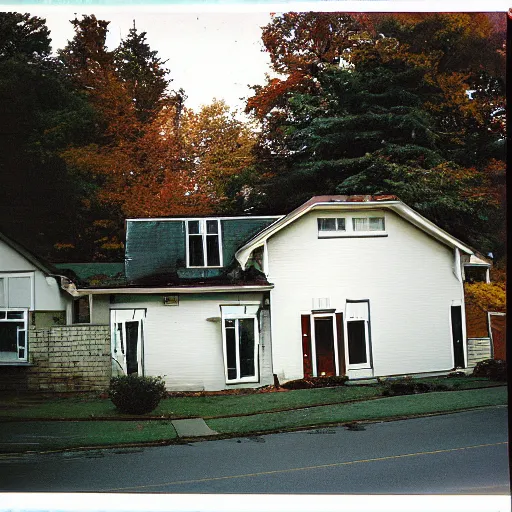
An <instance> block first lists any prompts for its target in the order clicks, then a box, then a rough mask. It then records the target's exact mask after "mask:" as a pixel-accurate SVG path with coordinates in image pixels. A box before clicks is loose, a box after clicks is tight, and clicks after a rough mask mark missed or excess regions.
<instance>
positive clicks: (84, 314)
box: [73, 296, 91, 324]
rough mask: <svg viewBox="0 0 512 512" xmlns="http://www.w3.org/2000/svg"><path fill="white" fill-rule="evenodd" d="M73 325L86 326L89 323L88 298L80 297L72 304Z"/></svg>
mask: <svg viewBox="0 0 512 512" xmlns="http://www.w3.org/2000/svg"><path fill="white" fill-rule="evenodd" d="M73 308H74V311H73V323H75V324H88V323H90V321H91V312H90V308H89V297H88V296H85V297H80V298H79V299H77V300H75V302H74V303H73Z"/></svg>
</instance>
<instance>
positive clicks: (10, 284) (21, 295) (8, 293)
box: [0, 272, 34, 309]
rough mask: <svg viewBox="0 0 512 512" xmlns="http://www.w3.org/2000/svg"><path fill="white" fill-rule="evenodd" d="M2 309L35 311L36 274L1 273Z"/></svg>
mask: <svg viewBox="0 0 512 512" xmlns="http://www.w3.org/2000/svg"><path fill="white" fill-rule="evenodd" d="M0 308H27V309H34V273H33V272H19V273H18V272H13V273H0Z"/></svg>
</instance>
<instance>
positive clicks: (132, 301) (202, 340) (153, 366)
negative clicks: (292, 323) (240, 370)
mask: <svg viewBox="0 0 512 512" xmlns="http://www.w3.org/2000/svg"><path fill="white" fill-rule="evenodd" d="M262 301H263V297H262V294H261V293H254V294H235V293H233V294H207V295H198V296H196V295H181V296H180V297H179V305H178V306H164V304H163V296H117V297H116V302H115V304H111V305H110V308H111V309H120V308H146V309H147V314H146V319H145V324H144V328H145V331H144V369H145V374H146V375H153V376H157V375H160V376H162V377H164V379H165V382H166V387H167V389H169V390H183V391H186V390H210V391H214V390H221V389H229V388H238V387H258V386H262V385H265V384H270V383H271V382H272V370H271V363H270V357H271V351H270V339H269V337H268V333H267V334H264V333H265V330H267V331H268V329H264V328H262V327H264V326H262V325H261V323H263V324H265V323H268V321H267V320H266V319H264V320H263V322H261V323H260V339H259V342H260V347H259V354H260V355H259V359H260V361H259V364H260V382H259V383H251V384H229V385H227V384H226V382H225V372H224V356H223V342H222V331H221V329H222V324H221V321H220V316H221V310H220V306H221V305H227V304H236V305H238V304H244V303H247V302H254V303H261V302H262ZM208 319H210V320H208ZM213 319H217V321H212V320H213ZM260 319H261V316H260Z"/></svg>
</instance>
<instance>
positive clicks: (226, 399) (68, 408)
mask: <svg viewBox="0 0 512 512" xmlns="http://www.w3.org/2000/svg"><path fill="white" fill-rule="evenodd" d="M421 381H423V382H437V383H444V384H447V385H448V386H450V387H454V388H456V389H459V390H463V389H473V388H478V387H488V386H495V385H496V383H494V382H492V381H489V380H488V379H475V378H453V379H443V378H432V379H421ZM381 392H382V386H380V385H374V386H352V385H351V386H340V387H335V388H319V389H300V390H295V391H285V392H282V393H257V394H248V395H214V396H199V397H180V398H168V399H165V400H162V401H161V402H160V405H159V406H158V407H157V408H156V409H155V411H153V413H151V415H152V416H166V417H170V418H177V417H185V418H186V417H202V418H212V417H220V416H230V415H237V414H254V413H259V412H265V411H276V410H282V409H291V408H299V407H308V406H312V405H322V404H331V403H344V402H347V401H351V400H364V399H368V398H373V397H377V396H379V395H380V394H381ZM4 404H6V405H8V406H7V407H5V408H0V420H1V419H2V418H17V419H23V418H26V419H29V418H40V419H56V418H57V419H58V418H64V419H89V418H116V417H119V418H122V417H123V416H124V415H123V414H121V413H119V412H118V411H117V410H116V408H115V407H114V405H113V404H112V402H111V401H110V400H109V399H100V398H94V397H92V398H91V397H89V398H88V397H70V398H49V399H46V400H44V401H41V402H40V403H33V404H32V403H31V404H30V405H25V406H23V401H21V402H20V401H19V400H18V401H17V400H15V399H13V400H11V402H10V403H8V402H4ZM17 404H18V405H20V407H16V405H17ZM0 405H1V404H0Z"/></svg>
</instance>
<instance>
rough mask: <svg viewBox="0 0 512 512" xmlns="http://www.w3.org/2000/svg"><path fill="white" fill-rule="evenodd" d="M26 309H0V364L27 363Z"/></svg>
mask: <svg viewBox="0 0 512 512" xmlns="http://www.w3.org/2000/svg"><path fill="white" fill-rule="evenodd" d="M27 324H28V309H21V308H13V309H7V308H5V309H4V308H2V309H0V362H2V363H6V362H7V363H14V362H22V361H27V357H28V350H27Z"/></svg>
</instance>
